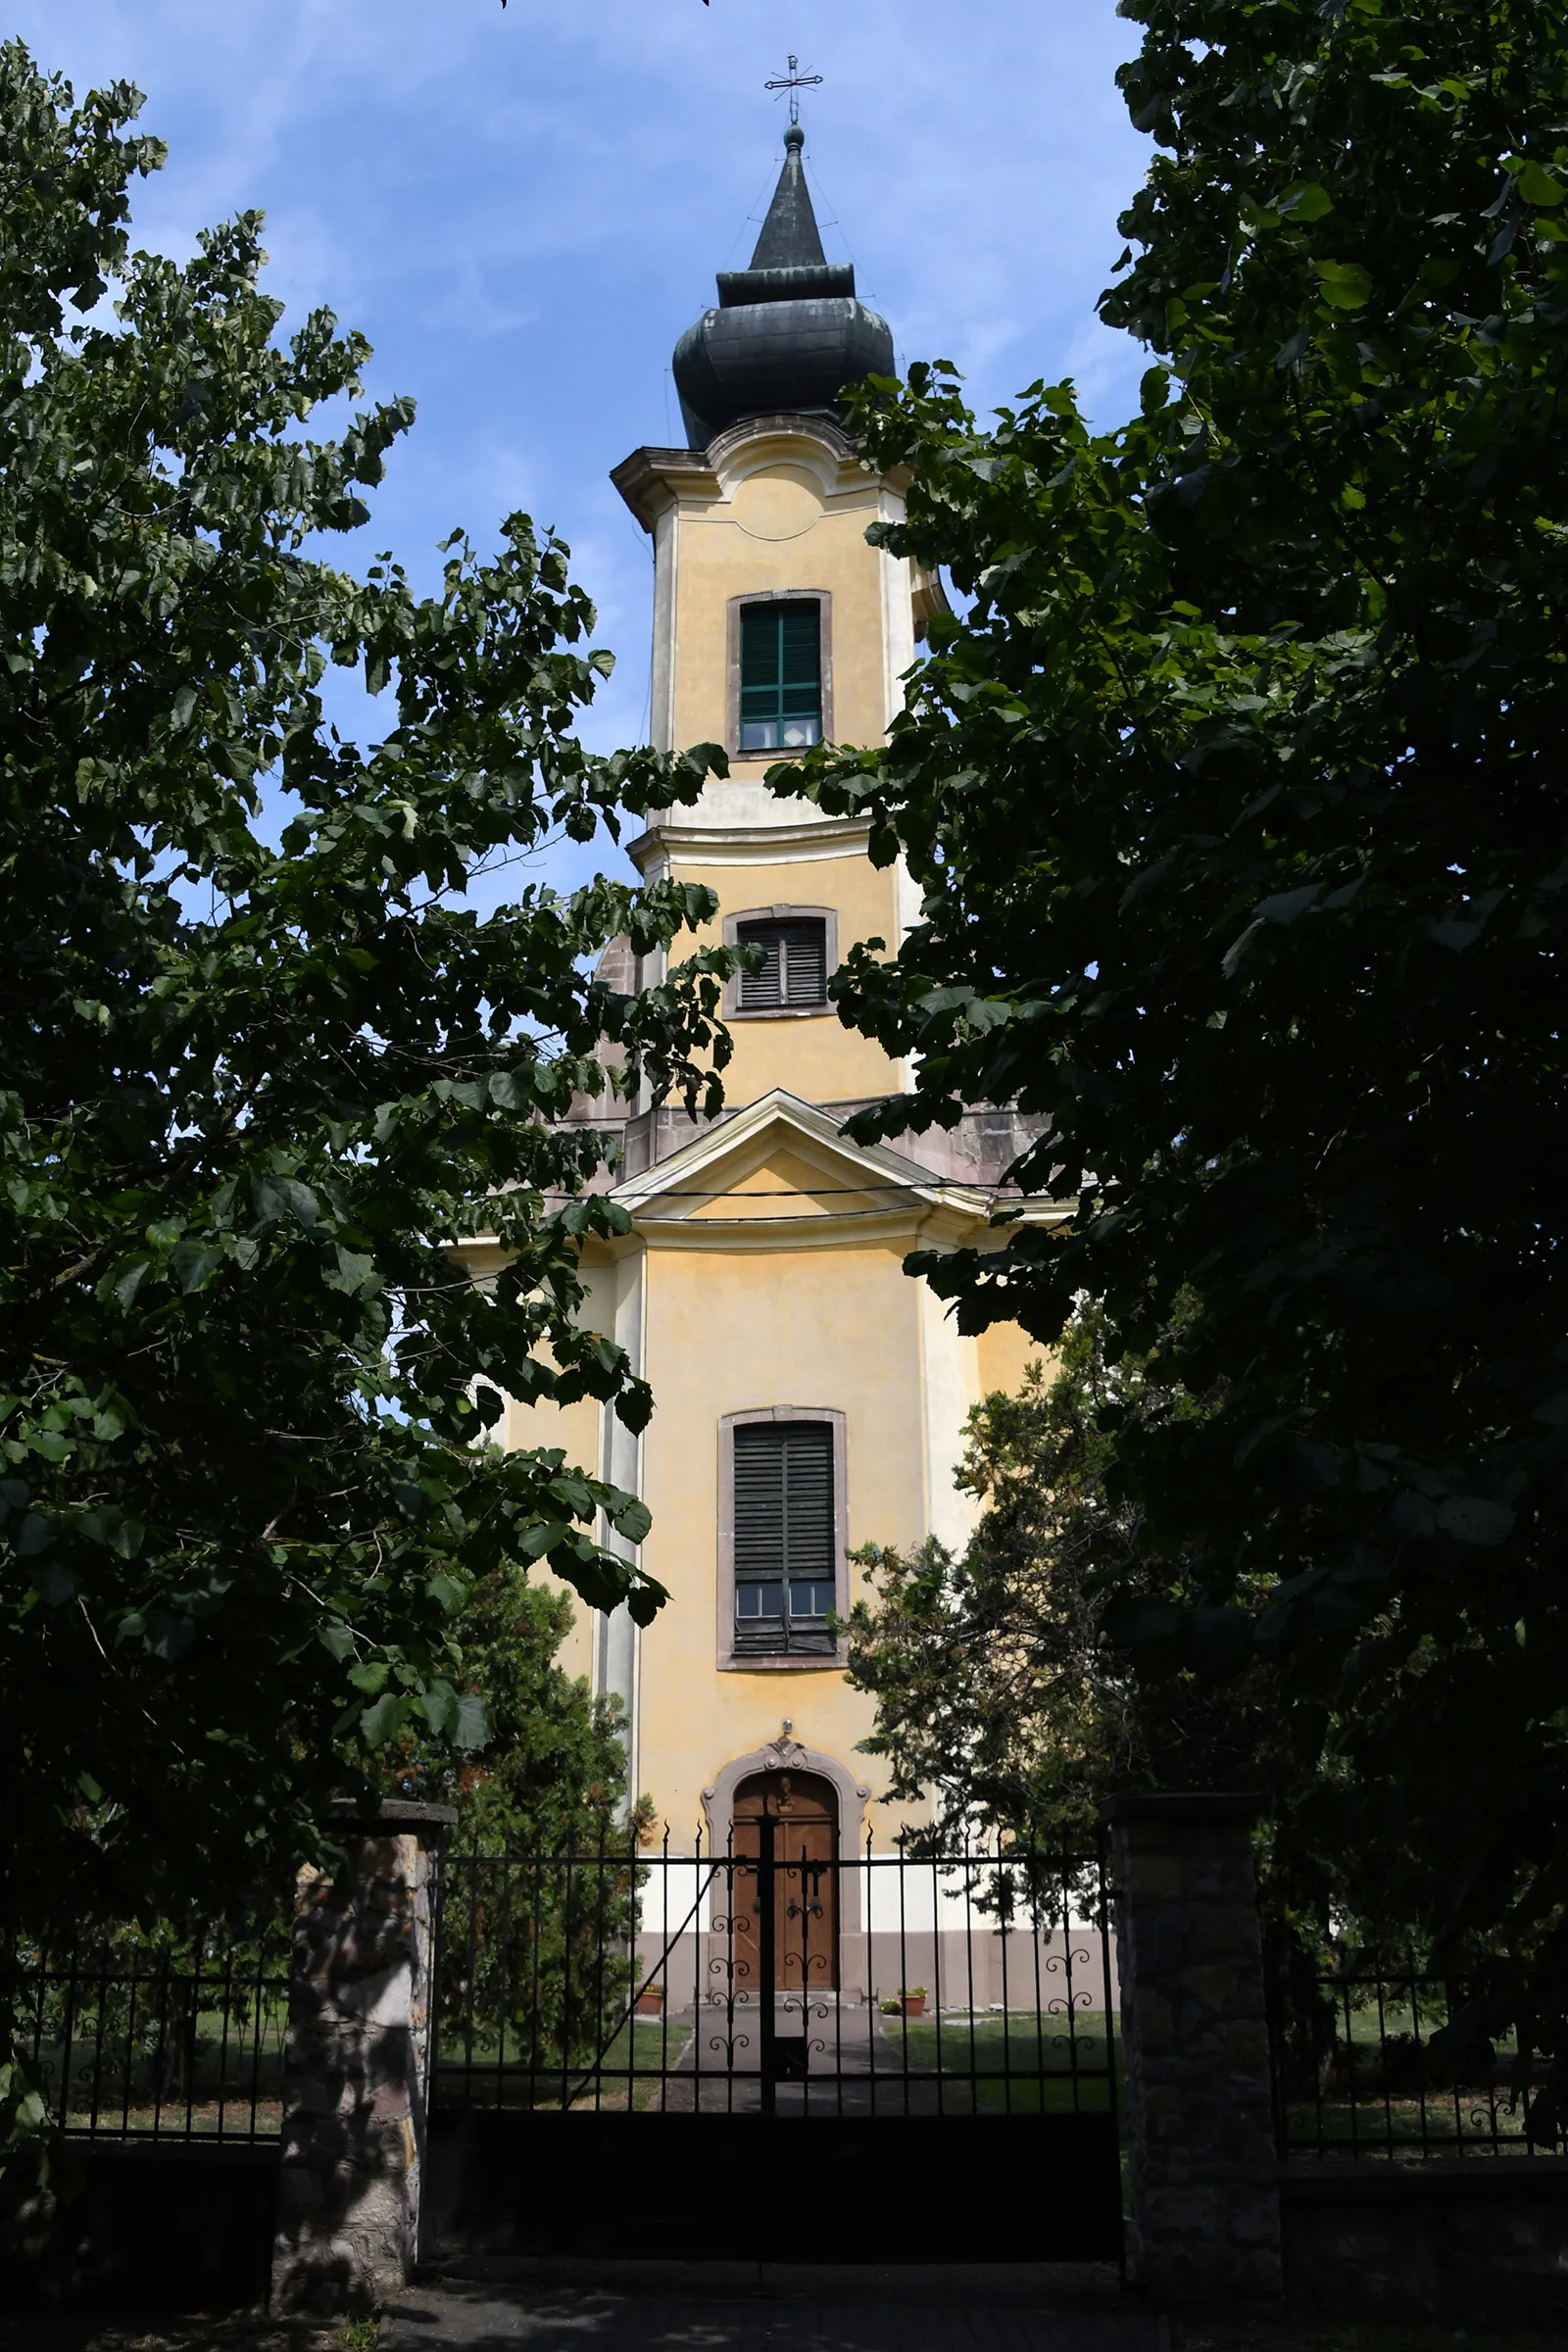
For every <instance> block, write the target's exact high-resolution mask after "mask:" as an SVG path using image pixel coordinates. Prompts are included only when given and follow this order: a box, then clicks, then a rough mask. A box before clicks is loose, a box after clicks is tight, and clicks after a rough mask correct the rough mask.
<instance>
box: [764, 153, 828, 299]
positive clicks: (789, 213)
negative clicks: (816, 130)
mask: <svg viewBox="0 0 1568 2352" xmlns="http://www.w3.org/2000/svg"><path fill="white" fill-rule="evenodd" d="M784 145H785V148H786V150H787V153H786V155H785V157H784V169H783V171H782V172H780V173H779V175H778V186H777V187H776V188H775V189H774V190H773V201H772V203H771V204H770V205H769V206H768V208H767V219H766V220H765V221H763V222H762V233H761V235H760V237H759V238H758V240H757V251H756V252H755V253H754V254H753V255H752V268H753V269H754V270H800V269H807V270H812V269H814V270H820V269H821V268H822V266H823V264H824V263H825V262H826V260H827V255H826V254H825V253H824V252H823V251H822V238H821V234H820V232H819V230H818V228H817V225H816V214H815V212H814V211H813V210H812V207H811V191H810V189H809V187H808V186H807V184H806V173H805V172H804V170H803V169H802V166H801V150H802V148H803V147H804V146H805V145H806V133H805V131H804V130H803V129H802V128H801V126H800V124H799V123H791V124H790V126H789V128H788V130H786V132H785V133H784Z"/></svg>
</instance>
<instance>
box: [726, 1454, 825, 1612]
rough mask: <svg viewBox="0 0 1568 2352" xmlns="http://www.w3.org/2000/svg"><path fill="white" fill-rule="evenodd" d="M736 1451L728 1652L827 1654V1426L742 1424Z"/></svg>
mask: <svg viewBox="0 0 1568 2352" xmlns="http://www.w3.org/2000/svg"><path fill="white" fill-rule="evenodd" d="M734 1444H735V1650H736V1654H737V1656H748V1655H750V1656H776V1655H780V1654H784V1653H792V1652H793V1653H798V1654H802V1655H808V1656H810V1655H816V1656H831V1655H832V1652H833V1634H832V1629H831V1627H830V1626H829V1624H828V1617H829V1613H830V1612H831V1610H832V1609H833V1608H834V1606H835V1594H836V1571H837V1564H838V1544H837V1537H836V1513H835V1510H834V1494H833V1430H832V1426H831V1424H830V1423H828V1422H825V1421H749V1422H743V1423H742V1424H741V1425H740V1427H739V1428H738V1429H737V1430H736V1431H735V1433H734Z"/></svg>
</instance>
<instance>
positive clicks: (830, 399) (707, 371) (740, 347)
mask: <svg viewBox="0 0 1568 2352" xmlns="http://www.w3.org/2000/svg"><path fill="white" fill-rule="evenodd" d="M805 144H806V133H805V131H804V130H802V128H801V126H800V124H799V123H791V124H790V126H789V128H788V130H786V131H785V133H784V146H785V150H786V152H785V157H784V169H783V171H782V172H780V173H779V179H778V186H777V187H776V188H775V189H774V191H773V201H772V203H771V205H770V206H769V207H768V213H767V219H766V220H765V221H763V223H762V233H761V235H760V237H759V238H758V240H757V251H756V252H755V253H754V254H753V256H752V264H751V268H750V269H749V270H720V271H719V274H718V308H717V310H714V311H705V312H704V313H703V315H702V317H701V319H698V321H697V323H696V325H695V326H690V327H688V328H687V330H686V332H685V334H683V335H682V337H681V339H680V341H679V342H678V343H677V344H676V346H675V360H674V368H675V388H676V390H677V391H678V392H679V394H680V410H681V417H682V419H683V421H684V423H685V426H686V437H687V441H688V443H689V444H690V446H691V447H692V448H693V449H706V448H707V447H708V444H709V442H710V441H711V440H712V438H713V436H714V434H715V433H719V432H722V431H723V429H724V427H725V426H726V425H729V424H737V423H739V422H740V420H741V418H742V417H772V416H778V415H781V414H782V415H787V416H801V415H806V416H811V415H817V416H820V415H822V414H823V413H826V414H828V415H830V416H831V415H834V414H836V413H837V410H838V406H839V398H840V395H841V393H842V392H843V391H844V388H845V386H846V385H847V384H856V383H858V382H859V381H860V379H861V378H862V377H863V376H867V375H891V374H892V373H893V368H894V361H893V332H892V329H891V328H890V327H889V325H888V322H887V320H886V319H880V318H878V316H877V314H876V312H875V311H868V310H867V309H866V308H865V306H864V304H863V303H860V302H858V301H857V300H856V295H855V268H854V265H853V263H848V262H845V263H830V262H829V261H828V259H827V257H826V255H825V254H824V253H823V251H822V239H821V236H820V235H819V233H818V231H817V225H816V215H815V213H814V212H813V211H812V209H811V193H810V190H809V188H808V186H807V184H806V173H805V172H804V171H803V170H802V168H801V149H802V148H803V147H804V146H805Z"/></svg>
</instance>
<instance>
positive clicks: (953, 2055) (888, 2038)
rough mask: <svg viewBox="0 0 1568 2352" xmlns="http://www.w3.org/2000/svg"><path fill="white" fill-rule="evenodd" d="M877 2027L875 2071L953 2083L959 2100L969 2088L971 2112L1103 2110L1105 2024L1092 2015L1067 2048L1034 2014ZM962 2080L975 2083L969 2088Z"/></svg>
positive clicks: (1052, 2022) (1053, 2026) (903, 2021)
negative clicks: (887, 2067) (937, 2077)
mask: <svg viewBox="0 0 1568 2352" xmlns="http://www.w3.org/2000/svg"><path fill="white" fill-rule="evenodd" d="M877 2022H878V2027H879V2033H878V2044H879V2046H878V2048H877V2051H876V2065H877V2067H878V2069H879V2070H880V2069H881V2068H882V2067H883V2066H884V2065H889V2064H891V2067H892V2068H893V2070H894V2071H896V2072H901V2073H902V2072H903V2071H904V2070H905V2069H906V2068H907V2070H908V2072H909V2073H910V2074H911V2075H941V2076H943V2077H944V2078H951V2079H955V2081H954V2086H955V2088H961V2090H962V2091H963V2093H964V2094H965V2097H966V2098H967V2095H968V2094H969V2093H970V2091H971V2089H972V2093H973V2098H974V2105H975V2111H976V2112H977V2113H978V2114H982V2115H990V2114H998V2115H1000V2114H1004V2113H1005V2114H1008V2115H1038V2114H1041V2113H1045V2114H1047V2115H1068V2114H1073V2113H1078V2114H1098V2113H1101V2112H1103V2109H1104V2108H1105V2106H1106V2104H1107V2101H1108V2096H1109V2092H1108V2086H1107V2084H1106V2081H1105V2072H1104V2069H1105V2021H1104V2018H1103V2016H1102V2015H1100V2014H1099V2013H1097V2012H1090V2011H1087V2010H1086V2011H1085V2012H1084V2013H1083V2014H1082V2015H1081V2016H1080V2017H1078V2018H1077V2019H1075V2021H1074V2024H1073V2034H1072V2040H1071V2041H1070V2042H1069V2040H1068V2037H1067V2033H1066V2029H1065V2027H1064V2026H1063V2025H1062V2024H1061V2023H1060V2021H1059V2020H1056V2019H1054V2018H1050V2017H1046V2018H1041V2017H1038V2016H1037V2015H1036V2013H1035V2011H1034V2010H1033V2009H1027V2010H1020V2011H1018V2012H1017V2013H1016V2014H1010V2015H1007V2016H1001V2015H996V2014H992V2013H988V2012H982V2013H979V2014H976V2015H974V2016H972V2017H971V2016H970V2014H969V2013H968V2011H966V2010H965V2011H962V2012H957V2013H952V2012H950V2013H947V2014H945V2015H944V2016H942V2017H940V2018H932V2017H921V2018H899V2017H882V2018H879V2019H878V2021H877ZM1075 2073H1076V2081H1075V2080H1074V2076H1075ZM969 2077H978V2078H981V2080H977V2081H975V2082H973V2083H972V2084H971V2083H970V2082H969V2081H968V2080H967V2078H969ZM987 2077H989V2078H991V2080H989V2081H988V2080H985V2079H984V2078H987Z"/></svg>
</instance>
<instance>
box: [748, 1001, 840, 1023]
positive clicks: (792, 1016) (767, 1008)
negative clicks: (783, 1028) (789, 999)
mask: <svg viewBox="0 0 1568 2352" xmlns="http://www.w3.org/2000/svg"><path fill="white" fill-rule="evenodd" d="M837 1011H838V1006H837V1005H747V1006H746V1008H745V1010H744V1011H743V1010H742V1009H741V1007H740V1005H731V1006H729V1007H728V1008H727V1009H726V1011H725V1013H724V1018H725V1020H726V1021H819V1020H821V1019H822V1018H823V1016H824V1015H825V1014H827V1013H830V1012H835V1013H836V1012H837Z"/></svg>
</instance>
